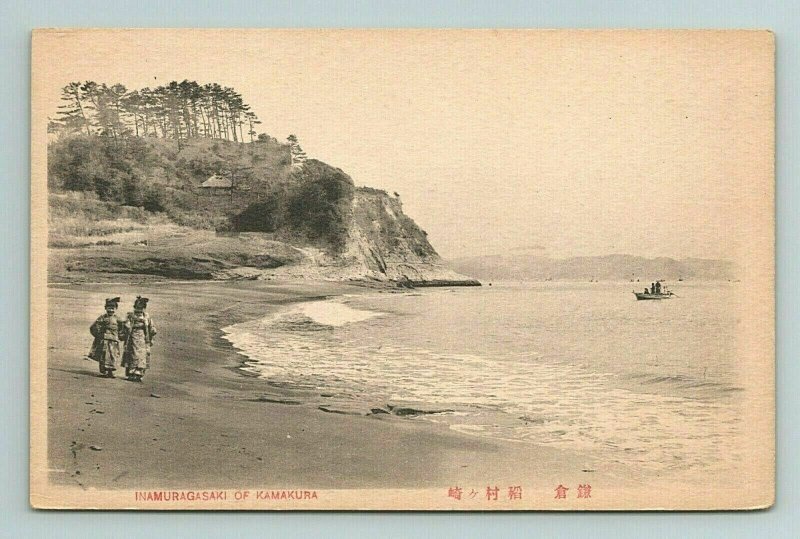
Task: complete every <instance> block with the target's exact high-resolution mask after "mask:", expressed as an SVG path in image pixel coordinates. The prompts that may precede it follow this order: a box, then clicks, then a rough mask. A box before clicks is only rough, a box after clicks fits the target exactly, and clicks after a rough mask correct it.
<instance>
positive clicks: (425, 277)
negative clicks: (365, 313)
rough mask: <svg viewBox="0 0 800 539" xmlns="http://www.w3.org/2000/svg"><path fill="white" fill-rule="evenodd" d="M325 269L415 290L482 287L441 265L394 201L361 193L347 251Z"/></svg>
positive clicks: (375, 192)
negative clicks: (404, 285) (464, 286)
mask: <svg viewBox="0 0 800 539" xmlns="http://www.w3.org/2000/svg"><path fill="white" fill-rule="evenodd" d="M326 263H327V264H329V265H330V266H331V269H334V268H336V270H335V271H339V272H341V273H342V275H343V277H347V278H359V277H362V278H363V277H366V278H372V279H377V280H381V281H397V282H398V283H408V284H410V285H413V286H424V285H429V286H431V285H432V286H435V285H439V286H450V285H479V284H480V283H478V282H477V281H476V280H474V279H471V278H469V277H465V276H464V275H461V274H458V273H456V272H454V271H452V270H450V269H449V268H447V267H445V266H444V265H443V263H442V260H441V258H440V257H439V255H438V254H437V253H436V250H435V249H434V248H433V246H432V245H431V244H430V242H429V241H428V238H427V234H426V233H425V231H423V230H422V229H421V228H419V226H417V224H416V223H415V222H414V221H413V220H412V219H411V218H409V217H408V216H406V215H405V214H404V213H403V208H402V204H401V202H400V199H399V198H398V197H395V196H391V195H389V194H387V193H385V192H383V191H378V190H375V189H370V188H363V187H362V188H359V189H357V190H356V193H355V196H354V197H353V206H352V215H351V221H350V226H349V230H348V238H347V242H346V245H345V248H344V249H343V252H342V253H341V254H340V255H339V256H337V257H332V258H331V259H330V260H328V261H326Z"/></svg>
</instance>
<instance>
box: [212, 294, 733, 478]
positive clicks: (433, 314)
mask: <svg viewBox="0 0 800 539" xmlns="http://www.w3.org/2000/svg"><path fill="white" fill-rule="evenodd" d="M676 285H678V286H675V287H674V290H675V292H676V293H677V294H678V296H679V297H677V298H675V299H671V300H666V301H636V299H635V297H634V296H633V294H632V293H631V289H632V287H633V285H632V284H631V283H552V282H550V283H494V285H493V286H483V287H481V288H452V289H426V290H422V291H413V292H406V293H374V294H363V295H354V296H345V297H341V298H337V299H334V300H326V301H317V302H309V303H300V304H295V305H293V306H289V307H287V308H285V309H284V310H282V311H279V312H277V313H273V314H271V315H269V316H267V317H265V318H263V319H260V320H252V321H248V322H245V323H241V324H236V325H233V326H230V327H227V328H224V333H225V336H226V338H227V339H228V340H229V341H230V342H231V343H232V344H233V345H234V346H235V347H236V348H237V349H239V350H240V351H241V352H242V353H243V354H245V355H246V356H247V358H248V359H247V361H246V363H245V365H244V366H243V367H242V369H244V370H246V371H248V372H250V373H251V374H255V375H257V376H258V377H260V378H262V379H263V380H264V383H265V391H266V390H267V389H268V388H269V386H279V387H283V388H291V389H295V390H298V392H299V393H300V394H302V395H303V398H304V399H305V400H306V401H308V402H309V404H313V405H317V406H322V407H323V408H325V409H326V410H329V411H332V412H340V413H363V414H367V413H378V412H379V411H380V410H378V409H381V410H386V411H392V412H393V413H395V414H397V415H403V416H404V417H405V418H407V419H409V420H418V421H435V422H440V423H443V424H446V425H447V426H448V427H449V428H451V429H454V430H457V431H460V432H464V433H469V434H473V435H476V436H487V437H492V438H496V439H504V440H514V441H518V442H520V443H536V444H542V445H550V446H554V447H562V448H567V449H575V450H580V451H584V452H588V453H592V454H594V455H597V456H598V457H600V458H602V459H608V460H611V461H613V462H619V463H622V464H624V465H627V466H631V467H634V468H635V469H638V470H640V471H641V472H652V473H653V474H661V473H663V472H666V471H680V470H683V471H692V470H697V469H700V468H702V469H718V470H720V471H722V470H725V469H726V467H729V466H731V463H732V462H735V461H736V459H737V458H738V457H737V453H736V448H737V446H738V445H739V444H738V443H737V440H739V437H740V436H742V435H743V433H742V425H741V421H740V419H739V418H740V416H741V409H740V406H741V405H740V401H741V397H742V394H743V392H744V391H746V388H745V384H744V383H743V381H742V380H739V379H738V378H737V369H736V368H735V367H736V365H735V357H734V350H735V336H736V325H737V323H738V322H737V320H736V318H735V313H736V312H737V309H736V306H735V301H736V284H732V283H693V284H689V283H676ZM643 286H644V285H643V284H642V285H640V284H639V283H637V284H636V288H637V290H638V288H642V287H643ZM722 447H724V448H725V450H724V451H720V448H722ZM721 456H722V457H724V460H722V458H721Z"/></svg>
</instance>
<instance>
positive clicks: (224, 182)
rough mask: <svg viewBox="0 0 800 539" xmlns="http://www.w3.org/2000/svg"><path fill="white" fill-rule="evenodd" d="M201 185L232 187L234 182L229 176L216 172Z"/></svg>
mask: <svg viewBox="0 0 800 539" xmlns="http://www.w3.org/2000/svg"><path fill="white" fill-rule="evenodd" d="M200 187H224V188H227V189H230V188H231V187H233V182H231V180H230V179H229V178H225V177H224V176H220V175H218V174H214V175H213V176H211V177H210V178H209V179H207V180H206V181H204V182H203V183H201V184H200Z"/></svg>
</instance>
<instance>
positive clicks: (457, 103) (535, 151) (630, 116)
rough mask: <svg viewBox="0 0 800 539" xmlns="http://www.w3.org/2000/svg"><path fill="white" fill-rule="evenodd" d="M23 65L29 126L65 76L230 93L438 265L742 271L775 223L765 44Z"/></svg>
mask: <svg viewBox="0 0 800 539" xmlns="http://www.w3.org/2000/svg"><path fill="white" fill-rule="evenodd" d="M34 56H35V58H39V59H41V63H39V64H37V63H36V60H35V62H34V67H33V70H34V77H33V79H34V92H35V96H34V107H35V111H34V113H36V110H40V111H46V112H43V113H42V117H46V116H47V115H53V114H54V113H55V111H56V107H57V106H58V104H59V96H60V90H61V87H63V86H64V85H65V84H67V83H68V82H70V81H73V80H87V79H89V80H95V81H97V82H105V83H108V84H113V83H122V84H124V85H126V86H127V87H128V88H129V89H134V88H137V89H138V88H142V87H144V86H151V87H152V86H156V85H159V84H165V83H167V82H169V81H171V80H177V81H180V80H183V79H189V80H196V81H197V82H198V83H201V84H204V83H207V82H217V83H219V84H221V85H224V86H231V87H233V88H235V89H236V90H237V91H239V92H240V93H241V94H242V95H243V97H244V100H245V102H246V103H249V104H250V105H251V107H252V110H253V111H254V112H255V113H256V114H257V115H258V116H259V118H260V119H261V121H262V122H263V123H262V125H261V126H260V128H261V130H262V131H264V132H266V133H268V134H269V135H271V136H274V137H276V138H278V139H279V140H285V138H286V136H287V135H289V134H290V133H294V134H296V135H297V137H298V138H299V140H300V143H301V145H302V146H303V149H304V150H305V151H306V153H307V154H308V155H309V157H311V158H316V159H320V160H322V161H325V162H327V163H329V164H331V165H333V166H336V167H339V168H341V169H342V170H344V171H345V172H347V173H348V174H349V175H350V176H351V177H352V178H353V180H354V181H355V182H356V184H357V185H368V186H371V187H377V188H381V189H385V190H387V191H389V192H394V191H396V192H398V193H400V195H401V200H402V201H403V205H404V210H405V212H406V213H407V214H408V215H409V216H410V217H412V218H413V219H414V220H415V221H416V222H417V223H418V224H419V225H420V226H421V227H422V228H423V229H425V230H426V231H427V232H428V237H429V239H430V241H431V243H432V244H433V246H434V247H435V248H436V249H437V251H438V252H439V253H440V254H441V255H442V256H444V257H445V258H455V257H461V256H475V255H492V254H503V253H511V254H538V255H542V256H553V257H567V256H578V255H603V254H612V253H626V254H634V255H641V256H647V257H655V256H669V257H673V258H686V257H698V258H737V257H739V256H741V255H742V254H743V252H744V250H746V249H747V248H748V242H747V241H745V240H746V238H748V235H749V234H750V232H751V230H752V229H753V227H754V226H762V225H763V223H764V221H765V219H767V213H768V212H771V208H772V189H773V182H772V172H773V159H772V155H773V114H774V113H773V108H774V107H773V103H774V89H773V88H774V87H773V81H774V71H773V63H772V60H773V56H774V50H773V41H772V36H771V35H769V34H767V33H765V32H664V31H650V32H632V31H630V32H611V31H601V32H597V31H595V32H592V31H582V32H578V31H493V30H483V31H463V30H451V31H427V30H419V31H410V30H401V31H375V30H373V31H368V30H364V31H353V30H346V31H321V30H305V31H296V30H283V31H263V30H226V31H214V30H207V31H203V32H197V31H190V30H183V31H178V30H150V31H92V32H74V31H73V32H70V31H66V32H55V31H50V32H48V33H42V34H38V35H37V36H35V38H34ZM769 219H771V217H769ZM770 222H771V221H770ZM743 238H745V240H743Z"/></svg>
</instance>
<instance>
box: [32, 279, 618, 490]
mask: <svg viewBox="0 0 800 539" xmlns="http://www.w3.org/2000/svg"><path fill="white" fill-rule="evenodd" d="M365 291H368V292H370V293H384V294H391V293H403V292H397V291H395V290H392V289H388V288H386V289H382V290H377V289H365V288H364V287H363V286H356V285H351V284H346V283H336V282H308V281H302V282H296V281H235V282H168V283H158V282H148V283H142V284H134V283H130V282H128V283H123V284H113V283H101V284H75V283H71V284H63V285H51V286H50V287H49V288H48V324H49V331H48V364H47V368H48V373H47V380H48V382H47V383H48V393H47V396H48V425H47V440H48V461H49V463H48V467H49V474H48V476H49V480H50V482H51V484H54V485H64V486H79V487H81V488H83V489H100V490H107V489H153V488H195V489H196V488H245V487H247V488H314V489H368V488H386V487H387V486H389V485H391V487H392V488H443V489H447V488H448V487H450V486H456V485H473V486H475V487H476V488H477V487H481V488H485V487H486V486H487V485H490V484H491V485H494V484H498V485H501V487H502V488H505V486H506V485H519V484H521V483H522V484H524V485H525V486H526V488H534V489H536V490H537V492H540V493H542V494H543V495H546V496H550V494H548V493H549V492H551V491H552V489H553V488H555V487H556V486H557V485H559V484H561V483H564V484H567V482H570V484H577V483H578V482H588V481H591V483H592V485H593V486H594V487H595V488H600V489H602V488H604V487H609V488H611V487H614V488H619V487H620V486H623V485H624V484H625V483H626V482H628V481H629V479H628V478H626V470H625V469H624V468H622V467H615V468H613V469H612V468H611V467H610V465H608V464H607V463H606V464H600V463H599V462H598V459H597V458H595V457H593V456H592V455H591V454H590V453H581V452H576V451H569V450H564V449H559V448H552V447H542V446H540V445H537V444H536V443H535V442H533V443H531V442H517V441H506V440H495V439H492V438H489V437H479V436H472V435H469V434H464V433H460V432H456V431H454V430H452V429H449V428H448V427H447V426H446V425H442V424H435V423H431V422H423V421H415V420H412V419H407V418H403V417H397V416H395V415H391V414H374V415H347V414H340V413H332V412H331V411H324V410H322V409H320V407H318V406H317V405H316V404H313V402H306V401H305V400H304V399H303V396H302V395H301V394H298V393H297V392H295V391H292V390H289V389H282V388H280V387H275V386H270V385H267V384H265V382H264V380H262V379H259V378H257V377H255V376H248V375H247V373H245V372H243V371H242V370H240V369H239V367H240V366H241V365H242V362H243V360H244V357H243V356H242V355H240V354H239V353H237V350H236V349H234V348H233V347H232V346H231V344H230V343H229V342H228V341H226V340H225V339H223V338H222V335H223V332H222V330H221V328H224V327H227V326H230V325H232V324H237V323H241V322H244V321H247V320H252V319H257V318H260V317H263V316H265V315H267V314H269V313H271V312H273V311H275V310H277V309H280V308H282V307H284V306H286V305H289V304H292V303H295V302H302V301H311V300H320V299H324V298H332V297H336V296H339V295H342V294H361V293H364V292H365ZM139 294H141V295H143V296H146V297H149V298H150V304H149V306H148V312H149V313H150V314H151V316H152V318H153V321H154V323H155V325H156V328H157V330H158V335H157V336H156V338H155V343H154V346H153V358H152V364H151V369H150V370H148V372H147V373H146V375H145V377H144V381H143V383H141V384H139V383H135V382H129V381H126V380H124V379H123V378H122V375H121V374H120V371H118V374H117V378H116V379H105V378H101V377H99V376H98V372H97V364H96V363H94V362H92V361H90V360H87V359H85V355H86V353H87V351H88V349H89V345H90V344H91V336H90V335H89V331H88V327H89V325H90V324H91V323H92V321H93V320H94V319H95V318H96V317H97V316H98V315H99V314H101V313H102V307H103V299H104V298H106V297H111V296H121V297H122V303H121V305H120V310H119V312H120V314H121V315H123V316H124V314H125V312H127V311H128V310H130V309H131V304H132V301H133V299H134V298H135V296H136V295H139Z"/></svg>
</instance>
